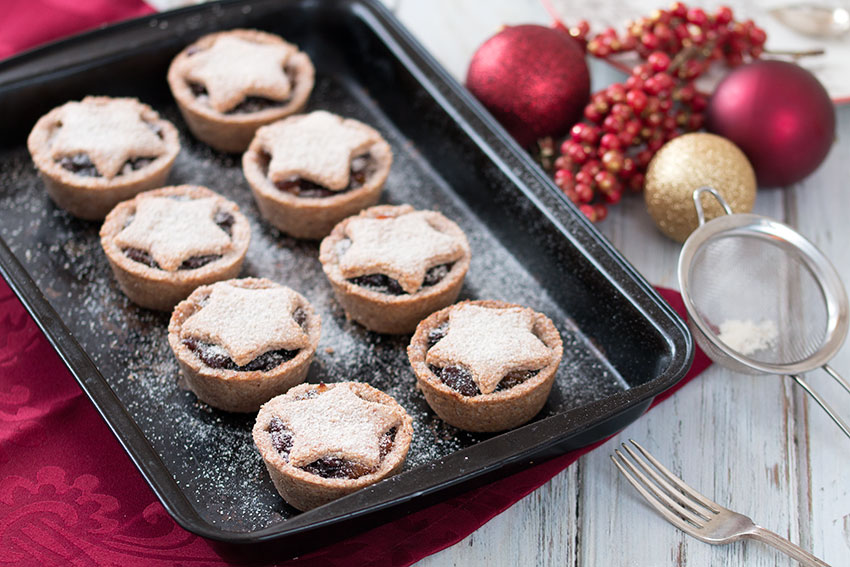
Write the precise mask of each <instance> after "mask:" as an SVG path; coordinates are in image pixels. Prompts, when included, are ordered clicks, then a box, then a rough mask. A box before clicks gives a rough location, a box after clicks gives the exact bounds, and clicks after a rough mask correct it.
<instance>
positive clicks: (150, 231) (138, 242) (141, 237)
mask: <svg viewBox="0 0 850 567" xmlns="http://www.w3.org/2000/svg"><path fill="white" fill-rule="evenodd" d="M250 240H251V228H250V226H249V225H248V220H247V219H246V218H245V216H244V215H243V214H242V213H240V212H239V207H238V206H237V205H236V204H235V203H232V202H231V201H228V200H227V199H225V198H224V197H222V196H221V195H219V194H218V193H214V192H212V191H210V190H209V189H207V188H206V187H199V186H194V185H179V186H176V187H163V188H161V189H155V190H153V191H147V192H145V193H141V194H139V195H137V196H136V197H135V198H134V199H131V200H129V201H124V202H123V203H120V204H119V205H118V206H117V207H115V208H114V209H113V210H112V211H111V212H110V213H109V215H107V217H106V220H105V221H104V223H103V226H102V227H101V229H100V243H101V246H103V250H104V251H105V252H106V257H107V259H108V260H109V265H110V266H111V267H112V272H113V273H114V274H115V278H116V279H117V280H118V285H119V286H120V287H121V290H122V291H123V292H124V294H125V295H126V296H127V297H129V298H130V300H131V301H133V302H134V303H136V304H138V305H141V306H142V307H147V308H148V309H159V310H170V309H171V308H173V307H174V305H175V304H177V302H178V301H180V300H181V299H184V298H185V297H186V296H187V295H189V294H190V293H192V290H194V289H195V288H196V287H198V286H199V285H204V284H210V283H213V282H216V281H219V280H226V279H230V278H234V277H236V276H238V275H239V270H240V269H241V268H242V261H243V260H244V259H245V253H246V252H247V251H248V243H249V242H250Z"/></svg>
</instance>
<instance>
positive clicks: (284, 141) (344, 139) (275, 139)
mask: <svg viewBox="0 0 850 567" xmlns="http://www.w3.org/2000/svg"><path fill="white" fill-rule="evenodd" d="M257 138H258V139H259V140H260V143H261V146H262V148H263V149H264V150H265V151H266V152H267V153H269V154H270V155H271V162H270V163H269V173H268V175H269V179H271V181H272V182H275V183H277V182H278V181H285V180H288V179H290V178H292V177H302V178H304V179H307V180H309V181H312V182H313V183H318V184H319V185H322V186H323V187H327V188H328V189H331V190H332V191H341V190H342V189H345V188H346V187H347V186H348V183H349V177H350V175H351V159H352V158H353V157H355V156H357V155H359V154H361V153H363V152H364V150H366V149H367V148H368V147H369V146H371V145H372V144H374V143H375V142H378V141H380V140H381V137H380V135H379V134H378V133H377V132H376V131H375V130H373V129H372V128H370V127H369V126H366V125H365V124H361V123H360V122H357V121H356V120H351V119H348V118H342V117H341V116H336V115H334V114H331V113H329V112H325V111H323V110H318V111H316V112H311V113H310V114H307V115H303V116H292V117H289V118H287V119H285V120H282V121H280V122H276V123H274V124H271V125H269V126H265V127H263V128H261V129H260V130H258V131H257Z"/></svg>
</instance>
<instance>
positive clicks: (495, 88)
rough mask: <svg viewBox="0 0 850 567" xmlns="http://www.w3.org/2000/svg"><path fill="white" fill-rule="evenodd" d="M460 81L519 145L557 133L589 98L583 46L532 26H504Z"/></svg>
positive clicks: (575, 117) (562, 34) (573, 119)
mask: <svg viewBox="0 0 850 567" xmlns="http://www.w3.org/2000/svg"><path fill="white" fill-rule="evenodd" d="M466 86H467V87H468V88H469V90H470V91H472V94H474V95H475V96H476V98H478V100H480V101H481V102H482V103H483V104H484V106H486V107H487V109H488V110H490V112H491V113H493V116H495V117H496V119H497V120H498V121H499V122H501V123H502V125H503V126H504V127H505V128H506V129H507V130H508V132H510V133H511V135H512V136H513V137H514V138H516V140H517V141H518V142H519V143H520V144H521V145H522V146H529V145H531V144H532V143H534V141H535V140H537V139H538V138H542V137H544V136H561V135H563V134H566V132H567V131H568V130H569V129H570V127H571V126H572V125H573V124H575V123H576V122H578V121H579V119H581V117H582V112H583V110H584V107H585V105H586V104H587V101H588V98H589V97H590V73H589V72H588V70H587V63H586V62H585V60H584V51H583V50H582V48H581V47H580V46H579V45H578V43H577V42H576V41H575V40H574V39H573V38H571V37H570V36H569V35H568V34H567V33H565V32H563V31H558V30H555V29H552V28H547V27H544V26H537V25H522V26H514V27H507V28H505V29H504V30H502V31H500V32H499V33H497V34H496V35H494V36H493V37H491V38H490V39H488V40H487V41H486V42H485V43H484V44H483V45H482V46H481V47H479V48H478V51H476V52H475V55H473V57H472V61H471V62H470V63H469V69H468V70H467V74H466Z"/></svg>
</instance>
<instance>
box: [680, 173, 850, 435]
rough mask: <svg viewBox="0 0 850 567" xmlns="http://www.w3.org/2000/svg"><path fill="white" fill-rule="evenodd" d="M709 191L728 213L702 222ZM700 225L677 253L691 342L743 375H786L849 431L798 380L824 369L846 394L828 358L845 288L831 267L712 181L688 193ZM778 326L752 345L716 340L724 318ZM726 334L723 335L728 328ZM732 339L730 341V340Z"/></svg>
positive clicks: (839, 339)
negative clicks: (743, 209)
mask: <svg viewBox="0 0 850 567" xmlns="http://www.w3.org/2000/svg"><path fill="white" fill-rule="evenodd" d="M703 193H708V194H711V195H713V196H714V197H715V198H716V199H717V200H718V201H719V202H720V204H721V205H722V206H723V209H724V210H725V211H726V215H724V216H720V217H717V218H715V219H712V220H710V221H708V222H706V221H705V213H704V212H703V207H702V202H701V196H702V194H703ZM693 198H694V204H695V205H696V209H697V215H698V217H699V228H697V229H696V230H695V231H694V232H693V233H692V234H691V236H690V237H689V238H688V239H687V241H685V244H684V246H683V247H682V252H681V254H680V256H679V287H680V289H681V291H682V298H683V300H684V302H685V307H686V308H687V311H688V318H689V320H688V325H689V326H690V328H691V332H692V333H693V335H694V339H695V340H696V342H697V344H699V346H700V347H701V348H702V349H703V350H704V351H705V353H706V354H707V355H708V356H709V357H710V358H711V359H712V360H714V361H715V362H717V363H718V364H721V365H723V366H725V367H727V368H730V369H732V370H735V371H738V372H744V373H748V374H780V375H788V376H790V377H791V378H793V379H794V381H795V382H797V384H799V385H800V386H802V387H803V389H804V390H805V391H806V392H807V393H808V394H809V395H811V396H812V398H813V399H814V400H815V401H816V402H817V403H818V405H820V406H821V407H822V408H823V409H824V411H826V413H827V414H829V417H831V418H832V420H833V421H834V422H835V423H836V424H837V425H838V427H840V428H841V430H842V431H843V432H844V433H845V435H847V436H848V437H850V427H848V425H847V423H845V421H844V420H842V419H841V418H840V417H839V416H838V415H837V414H836V413H835V412H834V411H833V410H832V408H831V407H830V406H829V404H827V402H826V400H824V399H823V397H822V396H820V395H819V394H818V393H817V392H815V391H814V390H813V389H812V388H811V387H810V386H809V384H808V383H807V382H806V381H805V380H804V379H803V376H802V375H803V374H805V373H806V372H809V371H810V370H814V369H816V368H818V367H820V368H823V369H824V370H825V371H826V372H827V373H828V374H829V375H830V376H832V377H833V378H834V379H835V380H837V381H838V383H839V384H841V386H842V387H843V388H844V389H845V390H847V392H848V393H850V383H848V382H847V380H845V379H844V378H842V377H841V376H840V375H839V374H838V373H837V372H835V371H834V370H833V369H832V368H830V367H829V365H828V364H827V363H828V362H829V360H830V359H831V358H832V357H833V356H834V355H835V354H836V353H837V352H838V350H839V349H840V348H841V345H842V344H843V343H844V339H845V337H846V335H847V327H848V304H847V293H846V292H845V290H844V286H843V285H842V283H841V279H840V277H839V276H838V273H837V272H836V271H835V268H834V267H833V266H832V264H831V263H830V262H829V260H827V258H826V257H825V256H824V255H823V254H822V253H821V251H820V250H818V249H817V248H816V247H815V246H814V244H812V243H811V242H810V241H808V240H807V239H806V238H804V237H803V236H802V235H800V234H799V233H798V232H796V231H794V230H793V229H791V227H789V226H787V225H785V224H782V223H780V222H777V221H774V220H771V219H769V218H766V217H762V216H759V215H753V214H733V213H732V210H731V209H730V208H729V205H728V204H726V202H725V201H724V200H723V197H721V196H720V194H719V193H718V192H717V191H715V190H714V189H712V188H710V187H701V188H699V189H697V190H696V191H694V193H693ZM741 321H746V322H748V323H749V322H752V324H751V325H750V328H753V327H754V326H758V325H767V326H768V327H770V328H773V329H775V330H777V331H778V332H777V333H776V336H775V339H774V340H773V341H771V343H770V344H769V345H768V346H766V347H765V348H760V349H758V350H754V349H751V348H749V347H747V349H746V351H745V349H744V348H743V347H742V346H739V343H740V341H731V340H728V339H727V342H724V339H721V335H722V333H721V330H720V328H721V326H723V325H724V323H728V322H741ZM726 336H728V335H726ZM729 343H733V344H729Z"/></svg>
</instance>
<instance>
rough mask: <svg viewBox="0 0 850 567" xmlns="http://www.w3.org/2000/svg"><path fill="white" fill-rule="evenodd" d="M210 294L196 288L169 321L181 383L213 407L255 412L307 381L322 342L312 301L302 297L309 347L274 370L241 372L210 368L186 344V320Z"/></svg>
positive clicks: (249, 281) (252, 283) (260, 283)
mask: <svg viewBox="0 0 850 567" xmlns="http://www.w3.org/2000/svg"><path fill="white" fill-rule="evenodd" d="M231 283H232V284H234V285H239V286H241V287H246V288H255V289H262V288H265V287H275V286H277V285H278V284H276V283H274V282H273V281H271V280H268V279H265V278H244V279H241V280H235V281H233V282H231ZM209 293H210V286H202V287H199V288H198V289H196V290H195V291H194V292H192V294H191V295H190V296H189V297H188V298H186V299H185V300H184V301H182V302H180V303H179V304H178V305H177V307H175V308H174V312H173V313H172V314H171V320H170V321H169V323H168V344H169V345H170V346H171V350H172V351H173V352H174V355H175V356H176V357H177V363H178V364H179V366H180V373H181V375H182V378H183V383H182V384H181V385H183V386H185V387H186V388H188V389H189V390H191V391H192V392H194V393H195V395H196V396H197V397H198V399H199V400H201V401H202V402H205V403H207V404H209V405H211V406H213V407H216V408H219V409H222V410H225V411H232V412H255V411H257V410H258V409H259V407H260V406H261V405H262V404H264V403H265V402H267V401H268V400H270V399H271V398H273V397H274V396H277V395H280V394H282V393H284V392H286V391H287V390H289V389H290V388H292V387H293V386H295V385H297V384H300V383H301V382H303V381H304V379H305V378H306V377H307V372H308V371H309V370H310V363H311V362H312V361H313V355H315V353H316V347H317V346H318V345H319V338H320V336H321V328H322V320H321V317H320V316H319V314H318V313H316V312H315V311H314V310H313V306H312V305H311V304H310V302H309V301H307V300H306V299H303V298H302V299H303V302H302V303H301V308H302V309H304V311H305V312H306V313H307V319H306V322H307V328H306V331H307V335H308V336H309V337H310V346H309V347H308V348H303V349H301V351H300V352H299V353H298V354H297V355H296V356H295V358H293V359H292V360H288V361H286V362H284V363H282V364H279V365H278V366H276V367H275V368H273V369H271V370H268V371H260V370H251V371H247V372H239V371H236V370H224V369H216V368H211V367H209V366H207V365H206V364H204V362H203V361H202V360H201V359H200V358H198V357H197V356H196V355H195V353H193V352H192V351H191V350H189V347H187V346H186V345H184V344H183V341H182V339H183V337H182V336H181V330H182V325H183V322H184V321H186V319H188V318H189V317H190V316H191V315H192V314H194V313H195V311H197V310H198V309H199V305H198V302H199V301H200V300H201V299H202V298H204V297H205V296H206V295H208V294H209Z"/></svg>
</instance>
